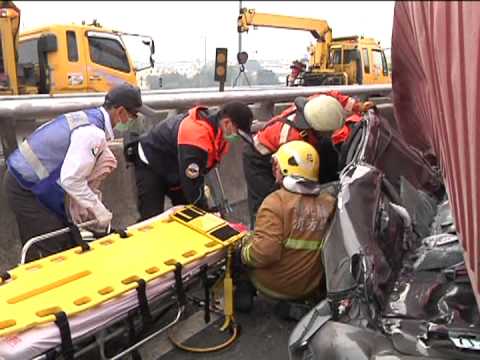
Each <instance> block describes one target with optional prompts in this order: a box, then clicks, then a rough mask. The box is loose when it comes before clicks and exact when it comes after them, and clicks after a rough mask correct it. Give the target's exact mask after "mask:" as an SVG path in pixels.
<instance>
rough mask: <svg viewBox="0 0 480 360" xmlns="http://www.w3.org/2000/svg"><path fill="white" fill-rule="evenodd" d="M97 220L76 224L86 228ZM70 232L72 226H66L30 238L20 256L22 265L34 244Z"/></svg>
mask: <svg viewBox="0 0 480 360" xmlns="http://www.w3.org/2000/svg"><path fill="white" fill-rule="evenodd" d="M97 222H98V221H97V220H96V219H95V220H89V221H86V222H84V223H81V224H76V226H77V227H78V228H84V227H87V226H91V225H95V224H96V223H97ZM68 232H70V228H69V227H65V228H63V229H58V230H55V231H51V232H49V233H46V234H42V235H38V236H35V237H33V238H31V239H29V240H28V241H27V242H26V243H25V245H23V247H22V254H21V257H20V265H22V264H25V259H26V257H27V252H28V250H29V249H30V248H31V247H32V245H34V244H36V243H38V242H40V241H43V240H47V239H50V238H52V237H55V236H59V235H63V234H66V233H68Z"/></svg>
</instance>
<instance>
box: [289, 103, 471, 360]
mask: <svg viewBox="0 0 480 360" xmlns="http://www.w3.org/2000/svg"><path fill="white" fill-rule="evenodd" d="M356 136H357V138H356V139H350V141H351V142H352V143H351V144H350V145H351V147H350V148H349V149H348V152H349V156H347V157H346V158H347V159H348V162H347V164H346V167H345V169H344V171H343V172H342V174H341V177H340V183H339V193H338V203H337V212H336V214H335V217H334V219H333V221H332V224H331V228H330V230H329V233H328V235H327V239H326V244H325V247H324V257H323V259H324V264H325V273H326V281H327V291H328V296H327V300H325V301H324V302H323V303H321V304H322V305H321V306H320V305H319V307H320V308H321V309H322V311H321V312H319V310H318V308H317V309H316V310H315V309H314V310H313V311H312V312H310V314H308V315H307V316H306V317H305V318H304V319H302V320H301V322H300V323H299V325H298V326H297V328H296V329H295V331H294V332H293V333H292V335H291V338H290V344H289V349H290V357H291V358H292V359H302V356H310V358H311V359H345V358H352V359H373V358H375V359H389V360H390V359H405V358H409V359H473V358H479V357H480V347H479V346H478V345H479V344H480V342H479V341H478V339H480V338H479V337H478V334H479V331H480V326H479V325H478V324H480V321H479V320H480V317H479V313H478V308H477V306H476V302H475V297H474V293H473V290H472V287H471V284H470V282H469V280H468V276H467V273H466V271H465V267H464V261H463V256H462V248H461V244H460V242H459V241H458V236H457V234H456V232H455V231H454V230H453V231H452V224H453V221H452V218H451V215H450V214H449V206H448V202H445V200H446V198H445V195H444V192H443V184H442V181H441V178H440V175H439V173H438V170H437V169H436V168H434V167H432V166H431V165H430V163H429V162H428V161H426V160H425V159H424V158H423V157H422V155H421V154H420V153H419V152H418V151H416V150H414V149H412V148H411V147H410V146H408V145H407V144H406V143H405V142H404V141H403V140H401V138H400V137H399V136H398V134H397V133H396V131H395V130H393V129H392V128H390V127H389V125H388V124H387V122H386V121H382V119H380V118H379V117H378V116H376V115H375V114H373V113H371V114H369V115H368V116H367V117H366V119H365V121H364V122H363V124H362V129H361V131H357V133H356ZM352 144H354V145H352ZM328 310H329V311H328Z"/></svg>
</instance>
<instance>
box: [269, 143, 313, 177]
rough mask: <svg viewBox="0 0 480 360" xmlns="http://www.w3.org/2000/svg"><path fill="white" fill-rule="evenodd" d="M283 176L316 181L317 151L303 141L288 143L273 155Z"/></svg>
mask: <svg viewBox="0 0 480 360" xmlns="http://www.w3.org/2000/svg"><path fill="white" fill-rule="evenodd" d="M273 157H274V159H275V160H276V161H277V162H278V166H279V167H280V171H281V173H282V175H283V176H289V175H292V176H299V177H302V178H304V179H307V180H311V181H318V173H319V170H320V156H319V155H318V152H317V150H315V148H314V147H313V146H312V145H310V144H309V143H307V142H305V141H300V140H295V141H290V142H287V143H285V144H283V145H282V146H280V148H279V149H278V150H277V152H276V153H275V154H273Z"/></svg>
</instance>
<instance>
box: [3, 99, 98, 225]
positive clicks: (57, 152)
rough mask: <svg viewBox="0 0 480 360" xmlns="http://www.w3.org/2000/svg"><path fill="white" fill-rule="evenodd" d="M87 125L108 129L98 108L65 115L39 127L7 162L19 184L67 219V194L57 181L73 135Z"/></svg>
mask: <svg viewBox="0 0 480 360" xmlns="http://www.w3.org/2000/svg"><path fill="white" fill-rule="evenodd" d="M87 125H94V126H96V127H98V128H100V129H102V130H105V119H104V117H103V114H102V112H101V110H100V109H99V108H95V109H87V110H84V111H76V112H72V113H68V114H64V115H61V116H59V117H57V118H55V119H53V120H51V121H49V122H48V123H46V124H44V125H42V126H40V127H39V128H37V129H36V130H35V131H34V132H33V133H32V134H31V135H30V136H29V137H28V138H27V139H25V140H24V141H23V142H22V143H21V144H20V145H19V146H18V148H17V149H16V150H15V151H14V152H13V153H12V154H11V155H10V156H9V157H8V159H7V166H8V169H9V171H10V172H11V174H13V175H14V176H15V178H16V179H17V181H18V182H19V184H20V185H21V186H22V187H24V188H25V189H28V190H30V191H32V192H33V193H34V194H35V195H36V196H37V198H38V199H39V200H40V202H41V203H42V204H44V205H45V206H46V207H47V208H49V209H50V210H52V211H53V212H55V213H56V214H57V215H58V216H60V217H61V218H65V199H64V197H65V191H64V190H63V189H62V187H61V186H60V185H59V183H58V182H59V178H60V171H61V168H62V164H63V161H64V159H65V155H66V154H67V150H68V147H69V146H70V135H71V133H72V132H73V131H74V130H75V129H77V128H79V127H81V126H87Z"/></svg>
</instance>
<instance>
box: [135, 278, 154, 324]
mask: <svg viewBox="0 0 480 360" xmlns="http://www.w3.org/2000/svg"><path fill="white" fill-rule="evenodd" d="M137 283H138V286H137V299H138V305H139V307H140V314H141V315H142V321H143V328H144V329H145V328H146V327H148V326H150V325H151V324H152V312H151V311H150V306H149V305H148V300H147V291H146V289H147V287H146V283H145V280H143V279H140V280H137Z"/></svg>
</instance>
